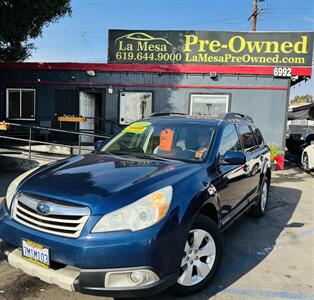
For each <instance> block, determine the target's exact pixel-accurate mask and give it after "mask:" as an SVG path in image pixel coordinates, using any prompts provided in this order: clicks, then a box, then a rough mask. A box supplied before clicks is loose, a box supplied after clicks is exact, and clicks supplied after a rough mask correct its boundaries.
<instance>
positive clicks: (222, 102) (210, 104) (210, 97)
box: [190, 94, 229, 116]
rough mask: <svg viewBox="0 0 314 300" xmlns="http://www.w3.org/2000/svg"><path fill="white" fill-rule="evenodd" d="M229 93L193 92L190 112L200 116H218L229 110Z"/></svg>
mask: <svg viewBox="0 0 314 300" xmlns="http://www.w3.org/2000/svg"><path fill="white" fill-rule="evenodd" d="M228 110H229V95H219V94H218V95H215V94H192V95H191V101H190V114H191V115H196V116H197V115H199V116H218V115H219V114H220V113H225V112H228Z"/></svg>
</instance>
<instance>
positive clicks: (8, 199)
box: [5, 167, 38, 209]
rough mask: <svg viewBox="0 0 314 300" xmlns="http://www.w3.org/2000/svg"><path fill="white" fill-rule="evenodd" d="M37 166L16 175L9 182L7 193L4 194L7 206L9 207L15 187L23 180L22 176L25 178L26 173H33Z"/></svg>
mask: <svg viewBox="0 0 314 300" xmlns="http://www.w3.org/2000/svg"><path fill="white" fill-rule="evenodd" d="M37 169H38V167H37V168H35V169H31V170H29V171H27V172H25V173H23V174H21V175H20V176H18V177H17V178H15V179H14V180H13V181H12V182H11V184H10V185H9V187H8V190H7V194H6V197H5V198H6V203H7V207H8V208H9V209H10V207H11V204H12V201H13V198H14V195H15V193H16V190H17V188H18V187H19V185H20V183H21V182H22V181H23V180H24V178H26V177H27V176H28V175H30V174H31V173H33V172H34V171H35V170H37Z"/></svg>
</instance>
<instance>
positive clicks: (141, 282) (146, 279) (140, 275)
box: [105, 270, 159, 288]
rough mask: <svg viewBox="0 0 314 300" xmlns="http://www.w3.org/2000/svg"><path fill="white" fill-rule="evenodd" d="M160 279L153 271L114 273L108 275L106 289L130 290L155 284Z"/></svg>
mask: <svg viewBox="0 0 314 300" xmlns="http://www.w3.org/2000/svg"><path fill="white" fill-rule="evenodd" d="M157 281H159V277H158V276H157V275H156V274H155V273H154V272H153V271H151V270H130V271H112V272H108V273H106V276H105V287H106V288H128V287H137V286H138V287H139V286H145V285H149V284H153V283H155V282H157Z"/></svg>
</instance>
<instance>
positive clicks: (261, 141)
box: [254, 128, 264, 147]
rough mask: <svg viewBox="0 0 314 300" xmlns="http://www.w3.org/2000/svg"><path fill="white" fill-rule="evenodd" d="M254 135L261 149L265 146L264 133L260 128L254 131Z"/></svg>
mask: <svg viewBox="0 0 314 300" xmlns="http://www.w3.org/2000/svg"><path fill="white" fill-rule="evenodd" d="M254 134H255V138H256V141H257V144H258V145H259V146H260V147H262V146H264V139H263V136H262V133H261V132H260V130H259V129H258V128H255V129H254Z"/></svg>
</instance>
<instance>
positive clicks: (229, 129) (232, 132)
mask: <svg viewBox="0 0 314 300" xmlns="http://www.w3.org/2000/svg"><path fill="white" fill-rule="evenodd" d="M229 150H235V151H238V150H242V149H241V144H240V140H239V136H238V132H237V130H236V128H235V125H234V124H230V125H227V126H226V127H225V129H224V132H223V134H222V138H221V142H220V146H219V154H220V156H223V155H224V154H225V153H226V152H227V151H229Z"/></svg>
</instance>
